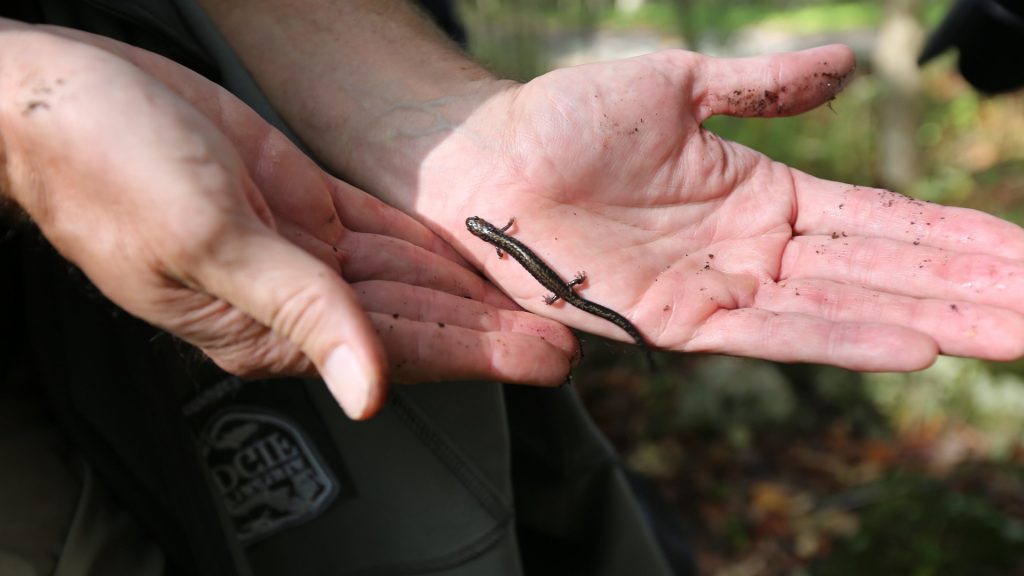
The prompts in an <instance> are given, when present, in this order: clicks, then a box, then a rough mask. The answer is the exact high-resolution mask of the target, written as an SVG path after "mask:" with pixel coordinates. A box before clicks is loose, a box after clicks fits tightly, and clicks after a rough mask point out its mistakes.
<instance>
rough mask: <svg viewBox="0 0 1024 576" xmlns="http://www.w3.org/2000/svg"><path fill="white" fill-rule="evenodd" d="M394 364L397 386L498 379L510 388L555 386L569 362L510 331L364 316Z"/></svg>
mask: <svg viewBox="0 0 1024 576" xmlns="http://www.w3.org/2000/svg"><path fill="white" fill-rule="evenodd" d="M370 316H371V318H372V319H373V322H374V325H375V326H376V327H377V330H378V332H379V334H380V338H381V340H383V341H384V345H385V347H387V350H388V355H389V358H392V359H394V361H393V363H392V365H391V373H392V374H393V377H394V379H395V381H397V382H407V383H414V382H424V381H428V380H434V381H445V380H476V379H488V380H498V381H501V382H506V383H510V384H530V385H535V386H557V385H559V384H561V383H562V382H564V381H565V379H566V377H567V376H568V374H569V370H570V368H571V366H570V360H569V358H567V357H566V355H565V353H564V352H563V351H562V350H560V349H559V348H557V347H555V346H552V345H551V344H549V343H547V342H546V341H545V340H543V339H541V338H536V337H533V336H528V335H526V334H518V333H515V332H481V331H478V330H472V329H469V328H463V327H461V326H456V325H449V324H445V323H442V322H420V321H416V320H411V319H408V318H402V317H398V318H395V317H394V315H393V314H391V315H389V314H377V313H373V314H371V315H370Z"/></svg>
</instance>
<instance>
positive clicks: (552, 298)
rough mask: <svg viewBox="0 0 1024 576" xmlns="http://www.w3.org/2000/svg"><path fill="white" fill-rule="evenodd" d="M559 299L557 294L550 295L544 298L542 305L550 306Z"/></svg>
mask: <svg viewBox="0 0 1024 576" xmlns="http://www.w3.org/2000/svg"><path fill="white" fill-rule="evenodd" d="M559 298H561V296H559V295H558V294H552V295H551V296H545V297H544V303H545V304H547V305H548V306H551V305H552V304H554V303H555V302H558V299H559Z"/></svg>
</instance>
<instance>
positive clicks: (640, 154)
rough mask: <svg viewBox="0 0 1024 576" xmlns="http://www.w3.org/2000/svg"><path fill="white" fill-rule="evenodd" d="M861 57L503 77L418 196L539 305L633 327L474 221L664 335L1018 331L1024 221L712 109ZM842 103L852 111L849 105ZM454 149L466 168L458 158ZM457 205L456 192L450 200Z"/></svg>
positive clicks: (717, 338)
mask: <svg viewBox="0 0 1024 576" xmlns="http://www.w3.org/2000/svg"><path fill="white" fill-rule="evenodd" d="M853 66H854V60H853V56H852V54H851V52H850V51H849V50H848V49H846V48H845V47H842V46H828V47H823V48H819V49H814V50H808V51H804V52H798V53H789V54H781V55H774V56H766V57H759V58H750V59H735V60H727V59H717V58H710V57H706V56H702V55H699V54H695V53H689V52H683V51H669V52H662V53H657V54H652V55H648V56H643V57H639V58H634V59H630V60H624V61H618V62H612V63H605V64H595V65H588V66H581V67H577V68H570V69H563V70H557V71H555V72H552V73H550V74H547V75H545V76H542V77H540V78H538V79H536V80H534V81H532V82H529V83H527V84H525V85H522V86H518V85H516V86H507V87H506V88H505V89H504V90H503V91H501V92H499V93H498V94H497V95H496V96H494V97H492V98H490V100H488V101H487V102H486V103H484V104H483V105H481V106H480V107H479V108H478V109H476V110H475V111H474V112H473V114H472V115H471V116H469V117H468V119H466V120H465V122H464V123H463V124H462V125H461V126H459V128H458V129H457V130H455V131H453V133H452V134H451V135H450V136H448V137H447V138H446V139H445V140H444V141H442V142H441V143H440V144H439V145H438V146H437V147H436V148H435V149H434V150H433V151H432V152H431V153H430V155H429V156H427V157H426V159H425V161H424V165H423V167H421V170H420V174H421V179H422V181H421V184H420V192H419V194H420V195H422V196H424V197H430V196H431V195H437V196H441V195H445V197H446V198H447V201H446V202H445V203H444V204H443V209H442V210H439V211H431V207H432V206H435V205H436V203H432V202H429V201H418V202H417V204H416V210H417V211H419V212H420V213H422V215H423V217H424V218H425V219H426V220H427V221H432V222H436V223H438V228H440V229H444V230H445V231H446V232H445V233H446V234H449V235H450V237H451V241H452V242H453V243H454V244H455V245H456V246H457V247H458V248H459V249H460V250H461V251H462V252H463V253H464V254H467V255H468V257H469V258H470V259H471V260H472V261H474V262H475V263H476V264H477V265H478V266H480V267H481V268H482V269H484V270H485V271H486V273H487V275H488V276H490V277H491V278H493V279H494V280H495V282H496V283H497V284H498V285H500V286H501V287H502V288H503V289H504V290H505V291H506V292H507V293H508V294H509V295H511V296H512V297H513V298H515V300H516V301H517V302H519V303H520V304H521V305H522V306H523V307H524V308H526V309H528V310H532V311H534V312H537V313H539V314H545V315H548V316H550V317H552V318H557V319H559V320H562V321H565V322H566V323H568V324H570V325H572V326H575V327H578V328H581V329H584V330H587V331H591V332H596V333H600V334H603V335H605V336H608V337H612V338H617V339H620V340H626V341H628V336H627V335H626V334H625V333H624V332H623V331H622V330H620V329H619V328H618V327H616V326H615V325H613V324H611V323H609V322H606V321H605V320H602V319H600V318H597V317H595V316H593V315H590V314H587V313H586V312H584V311H582V310H577V309H575V308H573V307H571V306H568V305H566V304H565V303H563V302H558V303H555V304H553V305H550V306H549V305H546V304H545V302H544V301H543V297H544V296H545V295H546V294H547V291H546V290H545V289H544V288H543V287H542V286H541V285H540V284H539V283H538V282H537V281H536V280H534V279H533V278H532V277H531V276H530V275H529V274H528V273H527V272H526V271H525V270H524V269H523V268H522V267H520V266H519V265H517V264H516V263H515V262H513V261H511V260H509V259H508V258H503V259H502V258H498V257H497V255H496V254H495V251H494V250H493V248H492V247H491V246H488V245H487V244H485V243H483V242H481V241H480V240H479V239H477V238H475V237H473V236H472V235H471V234H470V233H469V232H467V231H466V230H465V228H464V224H463V222H464V220H465V218H466V217H469V216H479V217H482V218H484V219H486V220H489V221H491V222H493V223H494V224H496V225H498V226H502V225H504V224H505V223H506V221H507V220H508V219H509V218H510V217H515V219H516V220H515V224H514V225H513V226H512V227H511V228H510V229H509V231H508V232H509V233H510V234H512V235H513V236H514V237H515V238H517V239H518V240H520V241H522V242H523V243H525V244H526V245H527V246H529V247H531V248H532V249H533V250H534V251H535V252H537V253H538V254H539V255H540V256H541V257H542V258H543V259H544V260H545V261H546V262H547V263H548V264H549V265H550V266H551V267H552V268H553V269H554V270H556V271H558V272H559V273H560V274H562V276H563V277H564V279H565V280H570V279H571V278H572V277H573V276H574V275H575V273H576V272H577V271H585V272H586V275H587V280H586V282H585V283H583V284H582V285H580V286H578V287H577V288H576V290H577V292H578V293H579V294H580V295H581V296H583V297H584V298H587V299H589V300H592V301H595V302H597V303H599V304H602V305H605V306H607V307H609V308H612V309H614V310H616V311H618V312H620V313H622V314H623V315H625V316H626V317H627V318H629V319H630V320H631V321H632V322H633V323H634V324H635V325H636V326H637V327H638V328H639V330H640V332H641V333H642V334H643V335H644V338H645V339H646V341H647V342H648V343H649V344H651V345H652V346H655V347H658V348H663V349H668V350H677V351H693V352H716V353H725V354H734V355H743V356H752V357H759V358H766V359H772V360H781V361H807V362H821V363H829V364H834V365H839V366H844V367H848V368H852V369H858V370H912V369H918V368H922V367H924V366H927V365H928V364H930V363H931V362H932V361H933V360H934V358H935V356H936V354H938V353H944V354H955V355H964V356H976V357H981V358H991V359H1010V358H1017V357H1019V356H1021V354H1022V353H1024V316H1022V312H1024V300H1021V299H1020V298H1019V297H1018V296H1017V295H1019V294H1021V293H1024V265H1022V259H1024V233H1022V231H1021V229H1020V228H1018V227H1017V226H1015V225H1012V224H1010V223H1008V222H1004V221H1002V220H999V219H997V218H995V217H992V216H989V215H986V214H982V213H978V212H974V211H969V210H964V209H957V208H945V207H941V206H937V205H934V204H927V203H924V202H920V201H916V200H912V199H909V198H907V197H904V196H901V195H898V194H895V193H892V192H889V191H885V190H879V189H873V188H865V187H860V186H852V185H846V184H840V183H836V182H828V181H824V180H820V179H817V178H814V177H811V176H809V175H807V174H804V173H801V172H800V171H798V170H795V169H793V168H791V167H788V166H785V165H783V164H780V163H778V162H774V161H772V160H771V159H770V158H768V157H766V156H764V155H763V154H760V153H758V152H756V151H754V150H751V149H748V148H746V147H744V146H741V145H739V144H736V143H733V142H728V141H725V140H723V139H721V138H719V137H717V136H715V135H714V134H712V133H710V132H709V131H708V130H706V129H704V128H703V127H702V122H703V121H704V120H706V119H707V118H708V117H710V116H712V115H715V114H727V115H736V116H779V115H789V114H796V113H799V112H802V111H805V110H808V109H810V108H813V107H815V106H818V105H820V104H822V103H824V102H826V101H828V100H830V99H832V98H833V97H834V96H835V94H836V93H837V92H839V90H840V89H841V88H842V86H843V84H844V83H845V81H846V79H847V78H848V76H849V75H850V73H851V71H852V69H853ZM840 113H841V111H840ZM456 168H459V170H456ZM453 206H458V207H459V209H457V210H456V209H452V207H453Z"/></svg>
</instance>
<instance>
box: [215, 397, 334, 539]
mask: <svg viewBox="0 0 1024 576" xmlns="http://www.w3.org/2000/svg"><path fill="white" fill-rule="evenodd" d="M205 437H206V438H205V440H206V446H205V450H204V456H205V459H206V464H207V466H209V468H210V472H211V474H212V475H213V479H214V482H215V483H216V484H217V487H218V488H219V489H220V493H221V497H222V499H223V501H224V505H225V507H226V508H227V511H228V514H229V515H230V516H231V519H232V521H233V522H234V525H235V532H236V533H237V535H238V538H239V540H240V541H241V542H242V543H243V544H249V543H251V542H253V541H255V540H258V539H261V538H265V537H267V536H270V535H271V534H274V533H275V532H278V531H280V530H282V529H284V528H287V527H288V526H294V525H296V524H301V523H303V522H307V521H309V520H312V519H313V518H315V517H317V516H318V515H320V513H321V512H322V511H323V510H324V509H325V508H327V506H328V505H330V503H331V502H332V501H333V500H334V498H335V496H337V493H338V488H337V480H336V479H335V478H334V475H333V474H332V473H331V471H330V469H329V468H328V467H327V466H325V465H324V464H323V459H322V458H321V457H320V454H319V453H318V452H317V451H316V448H315V447H314V446H313V445H312V444H311V443H309V442H307V441H306V438H305V436H304V435H303V433H302V431H301V430H300V429H299V428H298V427H297V426H296V425H295V424H294V423H293V422H291V421H290V420H289V419H287V418H285V417H284V416H281V415H278V414H273V413H271V412H268V411H265V410H258V409H254V408H251V409H231V410H227V411H224V412H221V413H219V414H217V415H216V416H214V417H213V418H212V419H211V420H210V422H209V425H208V426H207V428H206V433H205Z"/></svg>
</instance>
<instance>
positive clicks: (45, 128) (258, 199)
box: [0, 22, 577, 418]
mask: <svg viewBox="0 0 1024 576" xmlns="http://www.w3.org/2000/svg"><path fill="white" fill-rule="evenodd" d="M60 36H64V37H60ZM0 38H3V39H4V41H6V42H10V43H12V45H13V43H15V42H17V45H18V46H19V48H21V50H19V51H18V52H17V53H18V54H19V56H18V60H17V61H16V60H15V59H14V58H12V57H8V58H6V59H5V60H6V62H5V63H4V64H5V66H4V67H3V69H4V73H3V74H2V76H0V77H2V80H0V96H2V98H0V101H2V103H3V109H2V110H0V117H2V118H3V122H2V124H0V125H2V128H3V144H4V146H5V149H4V153H5V156H4V159H5V160H6V163H5V165H4V167H5V173H4V176H5V178H4V179H3V180H2V181H3V183H4V190H3V192H4V193H6V194H9V195H10V196H12V197H13V198H14V200H15V201H16V202H17V203H18V204H20V205H21V206H22V207H23V208H24V209H25V211H26V212H27V213H28V214H29V215H30V216H31V217H32V219H33V220H34V221H35V222H36V224H37V225H38V226H39V228H40V230H41V231H42V232H43V233H44V235H45V236H46V237H47V239H48V240H50V241H51V242H52V243H53V244H54V245H55V247H56V248H57V249H58V250H60V251H61V253H62V254H63V255H65V257H67V258H68V259H69V260H70V261H72V262H74V263H75V264H76V265H78V266H79V267H80V268H82V270H83V271H84V272H85V273H86V275H87V276H88V277H89V278H90V279H91V280H92V281H93V282H94V283H95V284H96V285H97V287H99V288H100V289H101V290H102V291H103V292H104V293H105V294H106V295H107V296H108V297H110V298H111V299H112V300H113V301H114V302H115V303H117V304H118V305H120V306H121V307H123V308H125V309H126V310H127V311H129V312H131V313H133V314H135V315H137V316H139V317H141V318H143V319H145V320H147V321H149V322H151V323H153V324H155V325H157V326H160V327H162V328H165V329H167V330H169V331H170V332H172V333H174V334H176V335H178V336H179V337H181V338H183V339H185V340H187V341H189V342H191V343H193V344H194V345H196V346H198V347H199V348H201V349H202V350H203V351H204V352H205V353H207V354H208V355H209V356H210V357H211V358H212V359H213V360H214V361H215V362H217V363H218V364H219V365H221V366H222V367H224V368H225V369H227V370H229V371H231V372H234V373H237V374H242V375H266V374H304V373H311V372H313V371H315V370H319V372H320V373H321V374H322V375H323V376H324V378H325V380H326V381H327V383H328V384H329V385H330V387H331V390H332V392H333V393H334V395H335V396H336V398H337V399H338V400H339V402H340V403H341V404H342V406H343V408H345V409H346V411H347V412H348V413H349V414H350V415H351V416H353V417H356V418H362V417H367V416H369V415H370V414H372V413H373V412H374V411H375V410H376V409H377V408H378V407H379V406H380V403H381V401H382V399H383V396H384V389H385V384H386V380H387V377H388V375H389V369H390V376H391V377H392V378H393V379H394V380H397V381H421V380H437V379H472V378H498V379H502V380H506V381H510V382H520V383H529V384H557V383H559V382H561V381H562V380H563V379H564V378H565V374H566V372H567V371H568V369H569V365H570V363H571V362H572V360H573V359H574V356H575V355H576V353H577V349H576V343H575V340H574V339H573V337H572V335H571V334H570V333H569V332H568V331H567V330H566V329H565V328H564V327H562V326H561V325H559V324H557V323H555V322H553V321H550V320H545V319H542V318H538V317H536V316H534V315H532V314H527V313H525V312H522V311H519V310H518V308H517V307H516V306H515V305H514V304H513V303H512V302H510V301H509V300H508V299H507V298H506V297H505V296H503V295H502V294H500V292H498V291H497V290H496V289H494V288H493V287H492V286H490V285H489V284H488V283H486V282H485V281H483V280H482V279H481V278H480V277H479V276H478V275H476V274H475V273H474V272H472V271H470V270H469V269H468V268H466V266H465V264H464V262H463V261H462V260H461V258H460V257H459V256H457V255H456V254H455V253H454V252H453V251H452V250H451V249H450V248H448V247H447V246H446V245H445V244H444V243H443V242H441V241H440V240H439V239H438V238H437V237H436V236H435V235H433V234H432V233H431V232H429V231H428V230H427V229H426V228H425V227H423V226H422V225H420V224H418V223H416V222H415V221H413V220H412V219H411V218H409V217H408V216H405V215H404V214H402V213H400V212H398V211H396V210H394V209H392V208H390V207H388V206H386V205H385V204H383V203H382V202H380V201H378V200H375V199H374V198H372V197H370V196H368V195H366V194H365V193H363V192H361V191H359V190H357V189H355V188H353V187H351V186H348V185H346V184H344V183H342V182H340V181H338V180H336V179H334V178H332V177H330V176H328V175H326V174H325V173H323V172H322V171H321V170H319V169H318V168H317V167H316V166H315V165H314V164H313V163H312V162H311V161H310V160H309V159H308V158H306V157H305V156H303V155H302V154H301V153H300V152H299V151H298V150H297V149H296V148H295V147H294V146H293V145H292V144H291V143H290V142H288V141H287V139H286V138H284V137H283V136H282V135H281V134H280V133H278V132H277V131H275V130H274V129H272V128H271V127H270V126H268V125H267V124H265V123H264V122H262V120H260V119H259V118H258V117H257V116H256V114H255V113H254V112H252V111H251V110H250V109H248V108H247V107H245V106H244V105H242V104H241V103H240V102H238V101H237V100H235V99H234V98H232V97H231V96H230V95H228V94H227V93H226V92H224V91H222V90H220V89H219V88H218V87H216V86H214V85H212V84H210V83H209V82H206V81H205V80H203V79H201V78H200V77H198V76H197V75H195V74H193V73H191V72H189V71H187V70H185V69H183V68H180V67H178V66H176V65H174V64H172V63H170V62H169V61H166V60H164V59H162V58H160V57H157V56H155V55H151V54H147V53H144V52H141V51H138V50H134V49H131V48H129V47H127V46H125V45H122V44H118V43H114V42H111V41H107V40H104V39H99V38H96V37H91V36H88V35H83V34H81V33H75V32H70V31H55V30H53V29H50V30H49V31H48V32H39V31H37V30H35V29H31V28H29V27H25V26H21V25H18V24H14V23H7V22H4V28H3V30H0ZM68 38H75V39H74V40H69V39H68ZM83 40H85V41H86V42H88V44H87V43H85V42H83ZM89 44H94V45H98V46H102V49H98V48H96V47H95V46H93V45H89ZM8 53H9V54H10V53H11V52H9V51H8ZM118 54H120V56H118ZM125 58H130V59H132V60H134V62H135V64H137V65H138V66H136V65H135V64H132V63H130V62H129V61H128V60H126V59H125ZM140 67H142V68H146V69H147V70H148V72H149V73H146V72H143V71H142V70H141V69H140ZM158 78H159V80H158ZM527 358H528V359H529V361H525V359H527Z"/></svg>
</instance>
